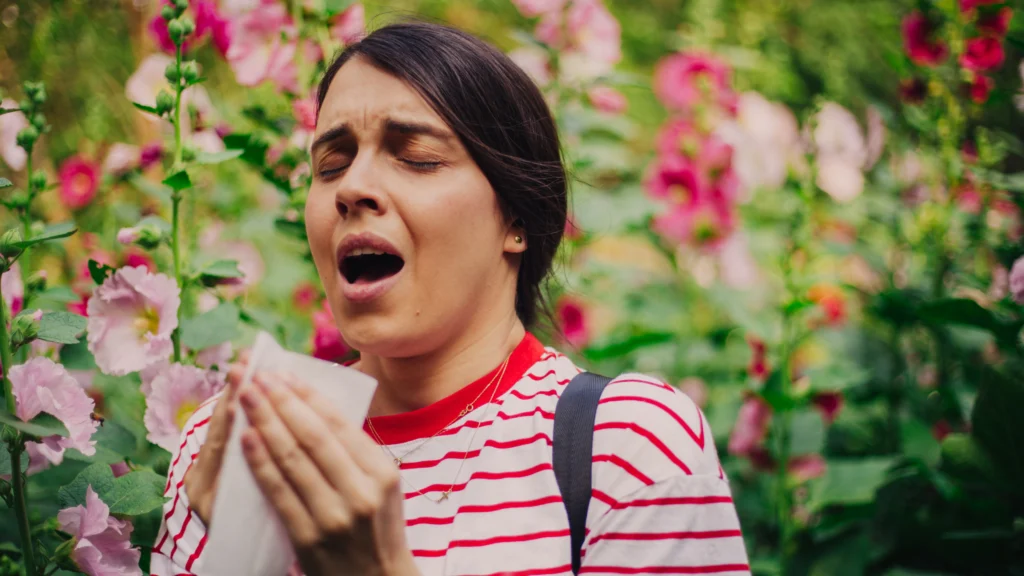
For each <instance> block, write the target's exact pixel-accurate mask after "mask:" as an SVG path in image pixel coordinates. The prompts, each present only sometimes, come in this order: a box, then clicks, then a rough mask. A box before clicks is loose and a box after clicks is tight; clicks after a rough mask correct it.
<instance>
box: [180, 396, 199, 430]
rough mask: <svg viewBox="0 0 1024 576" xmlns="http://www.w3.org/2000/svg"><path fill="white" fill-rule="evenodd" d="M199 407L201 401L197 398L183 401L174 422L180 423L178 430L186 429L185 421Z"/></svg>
mask: <svg viewBox="0 0 1024 576" xmlns="http://www.w3.org/2000/svg"><path fill="white" fill-rule="evenodd" d="M198 408H199V402H196V401H195V400H187V401H185V402H182V404H181V406H179V407H178V413H177V414H175V415H174V423H175V424H177V425H178V430H184V429H185V423H186V422H188V419H189V418H191V417H192V415H193V414H195V412H196V410H197V409H198Z"/></svg>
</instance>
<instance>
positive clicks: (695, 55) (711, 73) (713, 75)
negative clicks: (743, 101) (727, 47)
mask: <svg viewBox="0 0 1024 576" xmlns="http://www.w3.org/2000/svg"><path fill="white" fill-rule="evenodd" d="M731 76H732V71H731V70H730V68H729V66H728V65H727V64H725V63H724V62H722V61H721V60H719V59H717V58H716V57H714V56H712V55H710V54H704V53H701V52H685V53H682V54H673V55H671V56H668V57H666V58H663V59H662V60H661V62H659V63H658V66H657V68H656V69H655V71H654V93H655V94H656V95H657V96H658V98H659V99H660V100H661V102H662V104H664V105H665V106H666V107H668V108H672V109H676V110H684V111H689V110H692V109H693V107H694V106H695V105H696V104H697V103H699V102H705V103H710V104H713V105H717V106H721V107H722V108H726V109H730V110H731V109H733V108H734V107H735V105H736V95H735V94H734V93H733V91H732V88H731V86H730V83H731Z"/></svg>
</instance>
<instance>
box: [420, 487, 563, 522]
mask: <svg viewBox="0 0 1024 576" xmlns="http://www.w3.org/2000/svg"><path fill="white" fill-rule="evenodd" d="M555 503H558V504H561V503H562V497H561V496H559V495H557V494H556V495H555V496H545V497H544V498H537V499H535V500H524V501H520V502H500V503H498V504H475V505H468V506H460V507H459V509H458V510H457V511H456V512H455V514H479V513H482V512H499V511H501V510H512V509H516V508H536V507H538V506H545V505H547V504H555ZM454 520H455V516H447V517H430V516H424V517H421V518H413V519H412V520H408V521H406V523H405V525H406V526H407V527H408V526H418V525H420V524H429V525H432V526H440V525H444V524H451V523H452V521H454Z"/></svg>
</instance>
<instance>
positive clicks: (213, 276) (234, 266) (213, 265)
mask: <svg viewBox="0 0 1024 576" xmlns="http://www.w3.org/2000/svg"><path fill="white" fill-rule="evenodd" d="M197 276H198V277H199V279H200V280H205V281H215V280H218V279H225V278H242V277H244V276H245V274H243V273H242V271H241V270H239V269H238V261H237V260H215V261H213V262H210V263H209V264H207V265H205V266H203V267H202V268H200V269H199V272H198V273H197Z"/></svg>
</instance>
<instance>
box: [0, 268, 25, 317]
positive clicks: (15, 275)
mask: <svg viewBox="0 0 1024 576" xmlns="http://www.w3.org/2000/svg"><path fill="white" fill-rule="evenodd" d="M0 291H2V292H3V295H4V304H6V305H7V309H8V310H9V311H10V317H11V318H14V317H15V316H17V314H18V312H21V307H22V306H24V305H25V285H24V284H23V283H22V282H21V266H20V265H19V264H18V263H17V262H15V263H14V264H12V265H11V268H10V269H9V270H7V272H4V273H3V275H2V276H0Z"/></svg>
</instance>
